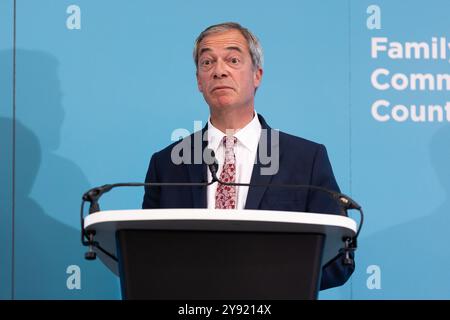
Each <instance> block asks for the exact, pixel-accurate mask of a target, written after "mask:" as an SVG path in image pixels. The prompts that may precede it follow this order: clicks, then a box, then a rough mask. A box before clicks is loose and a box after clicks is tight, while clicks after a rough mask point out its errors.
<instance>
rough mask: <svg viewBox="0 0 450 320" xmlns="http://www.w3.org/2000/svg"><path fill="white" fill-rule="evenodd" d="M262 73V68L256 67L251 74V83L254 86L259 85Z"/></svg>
mask: <svg viewBox="0 0 450 320" xmlns="http://www.w3.org/2000/svg"><path fill="white" fill-rule="evenodd" d="M263 73H264V71H263V69H262V68H258V69H257V70H256V71H255V73H254V74H253V85H254V86H255V88H258V87H259V85H260V84H261V80H262V76H263Z"/></svg>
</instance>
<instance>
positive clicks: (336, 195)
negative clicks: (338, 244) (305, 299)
mask: <svg viewBox="0 0 450 320" xmlns="http://www.w3.org/2000/svg"><path fill="white" fill-rule="evenodd" d="M207 151H208V152H209V153H210V157H211V158H210V159H209V161H210V163H209V164H208V168H209V171H210V172H211V176H212V182H211V183H213V182H216V181H217V182H218V183H219V184H222V185H227V186H242V187H279V188H295V189H309V190H319V191H322V192H325V193H328V194H329V195H330V196H331V197H332V198H333V199H334V200H336V201H337V203H338V205H339V207H340V209H341V214H342V215H343V216H348V214H347V210H350V209H355V210H358V211H359V214H360V223H359V226H358V230H357V231H356V234H355V236H354V237H352V238H345V239H342V240H343V241H344V244H345V247H344V249H341V252H343V253H344V254H345V256H344V264H347V265H352V264H354V259H353V257H352V256H351V255H350V252H353V251H355V250H356V248H357V238H358V236H359V232H360V231H361V227H362V225H363V222H364V213H363V210H362V208H361V206H360V205H359V204H358V203H357V202H356V201H355V200H353V199H352V198H350V197H349V196H347V195H345V194H343V193H340V192H337V191H334V190H330V189H326V188H323V187H319V186H314V185H301V184H259V183H237V182H224V181H221V180H220V179H219V178H217V171H218V162H217V159H216V158H215V154H214V151H213V150H211V149H207ZM211 160H212V161H211Z"/></svg>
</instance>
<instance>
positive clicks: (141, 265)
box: [85, 209, 356, 300]
mask: <svg viewBox="0 0 450 320" xmlns="http://www.w3.org/2000/svg"><path fill="white" fill-rule="evenodd" d="M85 230H86V231H95V241H97V242H98V243H99V244H100V246H102V248H103V249H105V250H106V251H108V252H109V253H111V254H112V255H114V256H115V257H117V261H116V260H115V259H113V258H111V257H109V256H108V255H106V254H104V253H102V252H101V251H99V250H96V252H97V254H98V256H99V257H100V259H101V261H102V262H103V263H104V264H105V265H106V266H107V267H108V268H109V269H110V270H111V271H112V272H114V273H115V274H116V275H118V276H119V277H120V283H121V289H122V297H123V298H124V299H167V300H172V299H173V300H186V299H195V300H197V299H198V300H216V299H227V300H241V299H245V300H248V299H251V300H254V299H255V300H256V299H270V300H273V299H316V298H317V295H318V291H319V285H320V272H321V269H322V266H323V265H325V264H326V263H327V262H328V261H330V260H331V259H333V258H334V257H335V256H336V255H337V254H338V253H339V250H340V249H341V248H343V247H344V241H343V239H344V238H347V237H353V236H355V233H356V222H355V221H354V220H352V219H350V218H348V217H343V216H338V215H329V214H315V213H304V212H285V211H262V210H211V209H147V210H117V211H100V212H96V213H94V214H91V215H89V216H87V217H86V218H85Z"/></svg>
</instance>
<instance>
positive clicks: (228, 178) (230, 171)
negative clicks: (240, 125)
mask: <svg viewBox="0 0 450 320" xmlns="http://www.w3.org/2000/svg"><path fill="white" fill-rule="evenodd" d="M236 142H237V138H236V137H233V136H225V137H223V144H224V145H225V162H224V165H223V169H222V173H221V174H220V178H219V179H220V180H221V181H223V182H235V180H236V164H235V162H236V159H235V156H234V145H235V144H236ZM235 208H236V186H224V185H222V184H219V185H218V186H217V190H216V209H235Z"/></svg>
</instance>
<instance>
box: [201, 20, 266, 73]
mask: <svg viewBox="0 0 450 320" xmlns="http://www.w3.org/2000/svg"><path fill="white" fill-rule="evenodd" d="M229 30H238V31H240V32H241V34H242V35H243V36H244V38H245V39H246V40H247V44H248V48H249V51H250V56H251V57H252V63H253V68H254V69H258V68H262V66H263V60H264V58H263V51H262V47H261V44H260V43H259V40H258V38H257V37H256V36H255V35H254V34H253V33H251V32H250V31H249V30H248V29H247V28H244V27H242V26H241V25H240V24H239V23H236V22H225V23H220V24H215V25H213V26H210V27H208V28H206V29H205V30H203V31H202V33H200V35H199V36H198V37H197V39H196V40H195V46H194V54H193V55H194V61H195V66H196V67H197V68H198V47H199V45H200V42H202V40H203V39H204V38H205V37H206V36H209V35H211V34H215V33H222V32H226V31H229Z"/></svg>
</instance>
